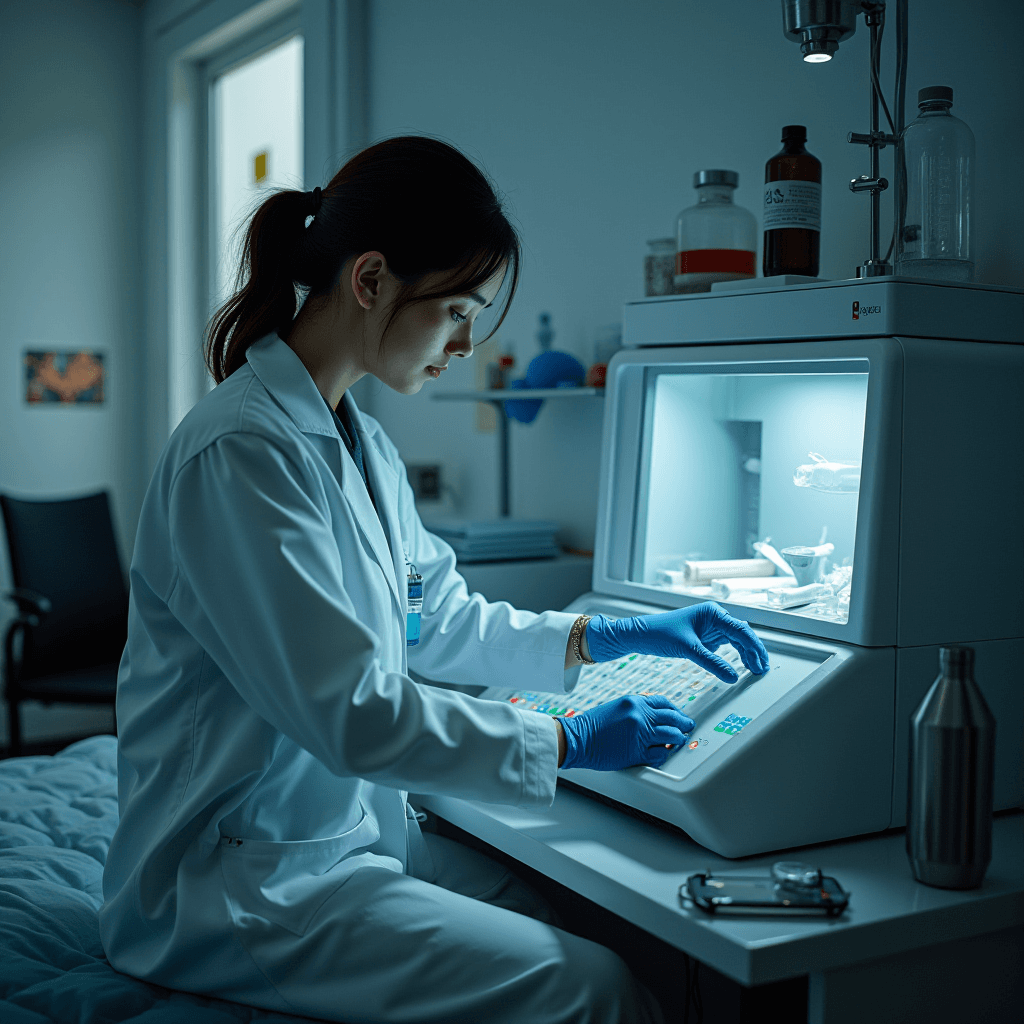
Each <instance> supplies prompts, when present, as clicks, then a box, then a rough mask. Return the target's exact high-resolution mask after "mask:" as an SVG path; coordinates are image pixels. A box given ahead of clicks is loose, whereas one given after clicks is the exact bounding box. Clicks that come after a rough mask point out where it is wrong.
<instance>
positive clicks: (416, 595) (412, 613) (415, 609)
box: [405, 562, 423, 647]
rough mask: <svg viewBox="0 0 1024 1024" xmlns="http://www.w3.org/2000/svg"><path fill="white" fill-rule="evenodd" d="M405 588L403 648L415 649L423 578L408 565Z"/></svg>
mask: <svg viewBox="0 0 1024 1024" xmlns="http://www.w3.org/2000/svg"><path fill="white" fill-rule="evenodd" d="M406 586H407V587H408V590H407V595H406V613H405V646H406V647H415V646H416V645H417V644H418V643H419V642H420V617H421V615H422V613H423V577H422V576H421V575H420V574H419V573H418V572H416V566H415V565H413V564H412V563H411V562H410V563H409V576H408V578H407V582H406Z"/></svg>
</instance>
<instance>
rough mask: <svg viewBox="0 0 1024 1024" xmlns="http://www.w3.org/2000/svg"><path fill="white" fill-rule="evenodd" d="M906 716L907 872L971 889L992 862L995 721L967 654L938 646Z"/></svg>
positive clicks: (938, 883)
mask: <svg viewBox="0 0 1024 1024" xmlns="http://www.w3.org/2000/svg"><path fill="white" fill-rule="evenodd" d="M939 665H940V672H939V676H938V678H937V679H936V680H935V682H934V683H933V684H932V688H931V689H930V690H929V691H928V693H927V694H926V695H925V698H924V700H923V701H921V706H920V707H919V708H918V709H917V711H916V712H915V713H914V716H913V718H912V719H911V721H910V768H909V785H908V787H907V855H908V856H909V858H910V865H911V868H912V869H913V872H914V877H915V878H916V879H917V880H918V881H919V882H924V883H925V884H926V885H934V886H937V887H938V888H940V889H976V888H977V887H978V886H979V885H981V882H982V879H984V877H985V871H986V870H987V868H988V865H989V861H990V860H991V859H992V786H993V776H994V773H995V741H996V735H995V733H996V723H995V719H994V718H993V717H992V712H991V711H990V710H989V707H988V705H987V704H986V703H985V698H984V696H983V695H982V692H981V690H980V689H979V688H978V684H977V683H976V682H975V681H974V651H973V650H972V649H971V648H970V647H943V648H941V650H940V651H939Z"/></svg>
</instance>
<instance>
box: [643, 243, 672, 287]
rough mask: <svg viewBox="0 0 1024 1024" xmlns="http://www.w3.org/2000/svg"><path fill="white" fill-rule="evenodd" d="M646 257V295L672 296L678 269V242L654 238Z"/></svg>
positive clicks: (649, 244)
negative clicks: (674, 277)
mask: <svg viewBox="0 0 1024 1024" xmlns="http://www.w3.org/2000/svg"><path fill="white" fill-rule="evenodd" d="M647 245H648V247H649V248H650V252H648V253H647V255H646V256H645V257H644V295H671V294H672V292H673V288H674V286H673V283H672V279H673V276H674V275H675V268H676V240H675V239H674V238H652V239H651V240H650V241H649V242H648V243H647Z"/></svg>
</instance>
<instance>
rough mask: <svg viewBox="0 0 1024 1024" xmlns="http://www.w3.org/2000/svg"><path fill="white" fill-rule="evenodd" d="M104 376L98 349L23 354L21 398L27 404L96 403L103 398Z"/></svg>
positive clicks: (100, 401)
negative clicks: (23, 372)
mask: <svg viewBox="0 0 1024 1024" xmlns="http://www.w3.org/2000/svg"><path fill="white" fill-rule="evenodd" d="M105 378H106V371H105V369H104V366H103V354H102V353H100V352H91V351H89V350H88V349H83V350H79V351H74V350H70V351H61V352H26V353H25V401H26V402H28V403H29V404H30V405H48V404H52V403H56V402H59V403H62V404H65V405H98V404H100V403H102V402H103V400H104V393H103V386H104V383H105Z"/></svg>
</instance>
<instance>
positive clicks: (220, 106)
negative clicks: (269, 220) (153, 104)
mask: <svg viewBox="0 0 1024 1024" xmlns="http://www.w3.org/2000/svg"><path fill="white" fill-rule="evenodd" d="M211 100H212V103H211V113H212V121H213V123H212V129H213V131H212V137H211V154H212V156H213V158H214V169H213V189H214V218H213V223H214V230H215V232H216V237H215V246H214V250H215V256H214V258H215V261H216V266H215V273H214V282H215V289H216V294H215V295H214V296H213V299H214V305H215V306H217V305H220V304H221V303H222V302H223V301H224V300H225V299H226V298H227V297H228V296H229V295H230V294H231V292H232V291H233V290H234V281H235V274H236V273H237V270H238V261H239V257H240V254H241V245H242V242H243V240H244V233H245V226H246V223H247V222H248V219H249V217H250V216H251V214H252V212H253V211H254V210H255V209H256V207H257V206H259V204H260V203H261V202H262V201H263V200H264V198H265V197H266V196H267V194H268V193H269V192H270V191H271V190H273V189H276V188H298V189H301V188H302V187H303V166H302V37H301V36H292V37H291V38H289V39H286V40H285V41H284V42H282V43H279V44H278V45H277V46H275V47H274V48H273V49H270V50H267V51H264V52H263V53H261V54H260V55H259V56H256V57H252V58H251V59H249V60H247V61H245V62H244V63H242V64H238V65H236V66H235V67H233V68H231V69H230V70H228V71H226V72H224V74H222V75H220V76H219V77H217V78H216V79H215V80H214V82H213V86H212V97H211Z"/></svg>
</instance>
